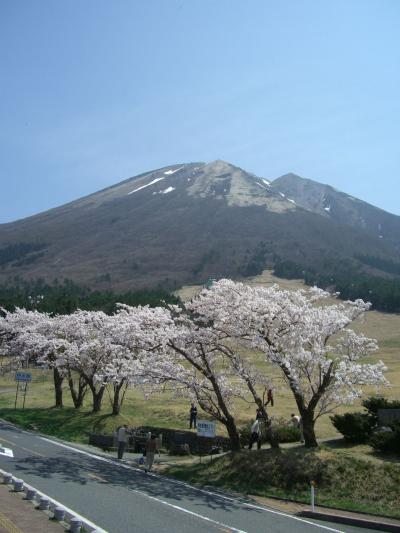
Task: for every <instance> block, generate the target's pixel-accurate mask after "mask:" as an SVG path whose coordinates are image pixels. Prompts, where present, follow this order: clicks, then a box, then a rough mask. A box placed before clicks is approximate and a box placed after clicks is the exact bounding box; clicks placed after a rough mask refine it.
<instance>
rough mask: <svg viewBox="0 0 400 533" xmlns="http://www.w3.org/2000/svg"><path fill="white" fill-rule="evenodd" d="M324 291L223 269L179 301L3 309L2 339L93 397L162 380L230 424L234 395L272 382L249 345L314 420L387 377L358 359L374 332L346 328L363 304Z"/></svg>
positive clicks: (372, 344)
mask: <svg viewBox="0 0 400 533" xmlns="http://www.w3.org/2000/svg"><path fill="white" fill-rule="evenodd" d="M330 296H331V295H330V294H329V293H327V292H325V291H323V290H321V289H317V288H312V289H308V290H306V289H304V290H297V291H289V290H283V289H280V288H279V287H278V286H277V285H274V286H271V287H268V288H264V287H250V286H248V285H244V284H242V283H236V282H233V281H231V280H226V279H225V280H220V281H218V282H216V283H214V284H213V286H212V287H211V288H210V289H204V290H203V291H202V292H201V293H200V294H199V295H198V296H196V297H195V298H193V300H191V301H190V302H189V303H186V304H182V306H180V307H179V306H172V307H169V308H164V307H157V308H150V307H148V306H144V307H141V306H139V307H130V306H127V305H120V306H119V308H118V311H117V312H116V313H115V314H114V315H111V316H109V315H106V314H105V313H103V312H99V311H96V312H94V311H81V310H78V311H76V312H75V313H72V314H71V315H59V316H50V315H49V314H45V313H39V312H37V311H26V310H24V309H16V311H15V312H13V313H10V312H6V311H4V310H3V312H2V317H1V318H0V348H1V351H2V353H7V354H13V355H16V356H18V357H19V358H20V359H21V360H24V361H26V360H29V359H30V360H32V359H34V360H36V361H37V362H39V363H46V364H47V365H49V366H50V367H52V368H54V369H56V370H57V372H58V373H59V375H60V376H61V377H67V378H68V379H69V380H70V385H71V386H73V379H74V377H75V376H79V379H80V380H81V381H80V383H81V386H82V390H83V388H84V387H89V389H90V390H91V392H92V394H93V398H94V399H95V396H96V394H97V395H101V394H102V393H103V392H104V390H105V388H106V387H107V385H108V384H110V385H112V386H113V387H114V393H115V395H117V394H118V393H119V390H120V389H121V388H122V389H124V390H125V389H126V387H128V386H134V385H140V386H143V387H145V388H146V389H147V391H150V392H151V391H153V390H154V389H157V390H159V389H160V387H163V388H169V389H171V390H173V391H174V392H175V393H176V394H177V395H181V396H187V397H188V398H191V399H195V400H196V401H198V403H199V404H200V406H201V407H202V408H203V409H204V410H205V411H206V412H207V413H209V414H210V415H211V416H213V417H214V418H216V419H217V420H220V421H221V422H222V423H224V424H225V425H227V429H228V432H229V427H228V426H229V424H231V421H232V420H234V415H233V413H234V399H235V398H243V399H244V398H246V397H247V398H248V397H251V398H252V400H254V402H255V403H256V405H257V406H258V407H262V406H263V397H262V392H261V391H263V390H264V391H265V390H266V389H267V388H271V387H272V385H271V381H270V379H269V377H268V376H266V375H265V374H263V373H262V372H260V371H259V370H258V369H257V368H256V367H255V365H254V364H253V362H252V360H251V358H249V357H246V356H245V355H244V354H245V353H248V351H249V350H254V351H257V352H258V353H261V354H262V355H263V357H264V358H265V360H266V361H267V362H268V363H270V364H272V365H274V366H275V367H278V368H279V369H280V371H281V374H282V377H283V379H284V380H285V382H286V383H287V385H288V386H289V388H290V389H291V391H292V393H293V395H294V399H295V401H296V403H297V406H298V408H299V412H300V413H301V414H302V416H304V417H305V418H307V416H309V417H310V418H311V419H312V421H313V422H314V421H315V420H316V419H317V418H318V416H320V415H321V414H323V413H327V412H330V411H331V410H332V409H334V408H335V407H337V406H338V405H340V404H343V403H350V402H352V401H353V400H354V399H355V398H357V397H359V396H360V395H361V387H362V386H365V385H374V386H381V385H387V384H388V383H387V381H386V379H385V377H384V371H385V366H384V364H383V363H382V362H381V361H379V362H375V363H371V362H369V363H366V362H363V360H365V359H366V358H368V357H369V356H370V355H371V354H372V353H374V352H375V351H376V350H377V349H378V346H377V343H376V341H375V340H373V339H369V338H367V337H365V336H364V335H361V334H356V333H355V332H354V331H353V330H351V329H349V325H350V324H351V323H352V322H353V321H354V320H355V319H356V318H358V317H360V316H361V315H362V314H363V313H364V312H365V311H367V310H368V308H369V304H366V303H365V302H363V301H361V300H357V301H354V302H350V301H349V302H341V303H339V302H335V303H333V304H332V303H330V301H328V297H330ZM122 398H123V397H122ZM100 400H101V398H100ZM116 402H117V403H118V402H120V403H121V402H122V399H121V398H118V397H117V398H116ZM232 431H233V429H232Z"/></svg>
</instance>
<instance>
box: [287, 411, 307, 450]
mask: <svg viewBox="0 0 400 533" xmlns="http://www.w3.org/2000/svg"><path fill="white" fill-rule="evenodd" d="M290 421H291V423H292V424H293V426H294V427H295V428H297V429H298V430H299V431H300V442H302V443H303V442H304V435H303V421H302V419H301V416H299V415H295V414H294V413H292V414H291V415H290Z"/></svg>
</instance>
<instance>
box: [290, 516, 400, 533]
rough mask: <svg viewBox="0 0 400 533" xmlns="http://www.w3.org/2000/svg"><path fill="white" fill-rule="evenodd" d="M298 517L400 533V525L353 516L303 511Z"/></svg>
mask: <svg viewBox="0 0 400 533" xmlns="http://www.w3.org/2000/svg"><path fill="white" fill-rule="evenodd" d="M297 516H304V517H305V518H314V519H316V520H326V521H328V522H335V523H337V524H346V525H348V526H357V527H364V528H366V529H376V530H378V531H390V532H395V533H397V532H399V533H400V524H399V525H397V524H390V523H388V522H375V520H366V519H364V518H356V517H353V516H343V515H337V514H329V513H319V512H318V511H301V512H300V513H297Z"/></svg>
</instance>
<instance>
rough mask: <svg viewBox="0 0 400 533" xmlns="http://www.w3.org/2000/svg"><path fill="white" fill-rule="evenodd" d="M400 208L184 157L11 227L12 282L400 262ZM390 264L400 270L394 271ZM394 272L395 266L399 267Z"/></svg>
mask: <svg viewBox="0 0 400 533" xmlns="http://www.w3.org/2000/svg"><path fill="white" fill-rule="evenodd" d="M399 235H400V217H396V216H395V215H391V214H390V213H386V212H385V211H382V210H380V209H378V208H375V207H373V206H370V205H369V204H366V203H365V202H362V201H360V200H357V199H354V198H352V197H349V196H348V195H346V194H345V193H339V192H338V191H335V190H334V189H333V188H331V187H329V186H326V185H322V184H319V183H317V182H312V181H311V180H304V179H303V178H300V177H298V176H295V175H286V176H282V177H281V178H278V179H276V180H274V181H272V182H271V181H269V180H267V179H265V178H262V177H257V176H255V175H254V174H251V173H248V172H246V171H245V170H243V169H240V168H238V167H236V166H234V165H231V164H229V163H227V162H224V161H214V162H211V163H202V162H197V163H188V164H185V163H183V164H175V165H170V166H167V167H163V168H160V169H157V170H153V171H149V172H145V173H143V174H141V175H139V176H135V177H133V178H129V179H127V180H124V181H122V182H120V183H117V184H116V185H114V186H111V187H108V188H106V189H103V190H101V191H99V192H96V193H94V194H91V195H89V196H86V197H84V198H81V199H78V200H76V201H73V202H70V203H68V204H65V205H63V206H60V207H57V208H54V209H51V210H49V211H46V212H43V213H39V214H37V215H34V216H32V217H29V218H26V219H22V220H18V221H16V222H12V223H8V224H2V225H0V282H4V281H7V280H11V279H13V278H14V277H15V276H19V277H21V278H24V279H33V278H39V277H40V278H44V279H45V280H47V281H49V282H51V281H52V280H54V279H55V278H57V279H62V278H69V279H72V280H74V281H76V282H79V283H82V284H85V285H88V286H91V287H99V288H110V289H116V290H126V289H131V288H138V287H144V286H146V287H151V286H156V285H163V286H164V287H168V288H175V287H177V286H179V285H181V284H183V283H192V282H202V281H204V280H205V279H207V277H209V276H213V277H222V276H230V277H234V278H240V277H242V276H247V275H254V274H256V273H258V272H259V271H261V270H262V269H263V268H266V267H273V266H274V264H276V263H277V262H278V261H282V260H283V261H292V262H295V263H296V264H300V265H304V268H308V267H310V266H311V265H312V266H313V267H315V268H317V269H323V268H327V267H326V265H329V264H330V263H331V262H332V261H338V260H339V261H342V262H344V263H346V262H348V263H349V264H355V265H358V266H360V267H362V268H367V269H368V268H369V269H371V268H372V270H374V272H377V273H378V275H381V276H384V277H385V276H393V275H395V274H393V272H388V271H387V269H386V270H385V268H383V267H382V265H384V263H382V264H381V266H380V267H379V265H378V267H379V268H376V265H375V266H373V267H371V265H369V266H368V265H367V266H366V265H365V264H363V263H362V262H360V257H364V256H366V257H370V258H371V257H372V258H378V259H381V260H382V261H389V262H391V264H392V263H393V264H397V262H398V263H399V265H400V252H399V248H400V238H399ZM389 270H390V269H389ZM392 270H393V269H392Z"/></svg>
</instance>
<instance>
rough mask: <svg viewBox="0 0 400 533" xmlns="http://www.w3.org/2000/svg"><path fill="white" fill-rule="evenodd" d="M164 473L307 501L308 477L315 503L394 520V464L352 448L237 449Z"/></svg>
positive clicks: (398, 482)
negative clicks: (344, 450)
mask: <svg viewBox="0 0 400 533" xmlns="http://www.w3.org/2000/svg"><path fill="white" fill-rule="evenodd" d="M355 454H356V455H357V456H355ZM166 472H167V473H168V474H169V475H172V476H174V477H177V478H178V479H182V480H185V481H189V482H191V483H197V484H199V485H213V486H217V487H222V488H224V489H228V490H234V491H236V492H239V493H241V494H250V495H255V496H263V497H271V496H272V497H278V498H285V499H290V500H293V501H298V502H304V503H309V501H310V481H314V482H315V483H316V504H317V505H324V506H327V507H334V508H338V509H345V510H348V511H361V512H368V513H372V514H378V515H384V516H388V517H392V518H400V490H399V487H400V466H399V465H398V464H395V463H393V462H391V461H390V460H386V461H385V460H382V459H375V460H374V461H369V460H368V459H366V458H364V457H362V455H361V454H360V453H359V452H355V450H353V452H352V453H342V450H339V449H334V448H332V447H330V446H328V445H323V446H322V447H321V448H320V449H318V450H317V451H314V450H306V449H304V448H302V447H297V446H296V447H290V448H287V449H283V450H281V451H275V450H260V451H248V450H243V451H242V452H240V453H239V454H235V455H229V454H227V455H225V456H223V457H217V458H214V459H213V460H212V461H208V462H204V461H203V462H202V463H199V462H196V463H192V464H177V465H173V466H170V467H169V468H168V469H166Z"/></svg>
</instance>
